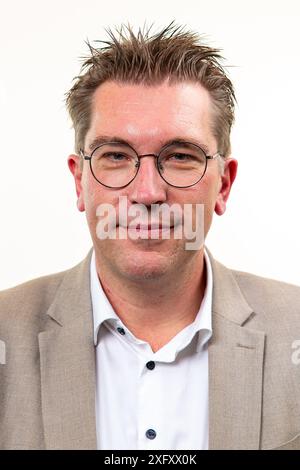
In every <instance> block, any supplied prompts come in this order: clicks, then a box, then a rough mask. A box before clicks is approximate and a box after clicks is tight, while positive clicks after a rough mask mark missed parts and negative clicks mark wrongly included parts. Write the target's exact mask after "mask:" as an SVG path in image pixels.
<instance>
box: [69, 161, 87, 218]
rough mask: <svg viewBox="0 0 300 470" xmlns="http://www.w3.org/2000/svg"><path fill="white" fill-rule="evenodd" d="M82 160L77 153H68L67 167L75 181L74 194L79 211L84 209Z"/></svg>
mask: <svg viewBox="0 0 300 470" xmlns="http://www.w3.org/2000/svg"><path fill="white" fill-rule="evenodd" d="M81 164H82V161H81V160H80V157H79V156H78V155H74V154H72V155H69V157H68V166H69V169H70V171H71V173H72V175H73V177H74V181H75V188H76V194H77V207H78V210H79V211H80V212H83V211H84V210H85V206H84V197H83V196H84V195H83V189H82V184H81V180H82V168H81Z"/></svg>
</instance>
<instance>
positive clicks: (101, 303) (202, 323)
mask: <svg viewBox="0 0 300 470" xmlns="http://www.w3.org/2000/svg"><path fill="white" fill-rule="evenodd" d="M204 260H205V265H206V287H205V292H204V296H203V299H202V302H201V306H200V309H199V311H198V313H197V316H196V318H195V320H194V322H193V323H191V324H190V325H188V326H187V327H186V328H184V330H182V331H181V332H180V333H179V334H180V335H182V338H181V342H180V348H178V349H177V351H176V354H177V353H178V352H179V350H182V349H183V348H184V347H185V346H186V345H187V344H188V343H189V342H190V341H191V340H192V338H193V337H194V335H195V334H196V333H197V332H199V335H198V342H197V351H198V350H199V349H201V348H202V347H203V346H204V345H205V343H206V342H207V341H208V340H209V338H210V337H211V335H212V320H211V316H212V291H213V275H212V268H211V263H210V259H209V256H208V254H207V252H206V250H205V249H204ZM90 289H91V301H92V310H93V322H94V344H95V346H96V345H97V343H98V332H99V329H100V327H101V325H102V324H103V323H104V322H105V321H106V320H110V321H111V322H115V323H118V324H120V325H121V326H123V325H122V322H121V320H120V318H119V317H118V315H117V314H116V312H115V311H114V309H113V307H112V305H111V303H110V302H109V300H108V298H107V297H106V294H105V292H104V290H103V288H102V285H101V282H100V281H99V278H98V274H97V270H96V257H95V251H94V250H93V253H92V257H91V263H90Z"/></svg>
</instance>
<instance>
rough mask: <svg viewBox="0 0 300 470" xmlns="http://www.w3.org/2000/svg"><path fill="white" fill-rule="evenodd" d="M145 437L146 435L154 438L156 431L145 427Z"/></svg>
mask: <svg viewBox="0 0 300 470" xmlns="http://www.w3.org/2000/svg"><path fill="white" fill-rule="evenodd" d="M146 437H148V439H155V438H156V432H155V431H154V429H147V431H146Z"/></svg>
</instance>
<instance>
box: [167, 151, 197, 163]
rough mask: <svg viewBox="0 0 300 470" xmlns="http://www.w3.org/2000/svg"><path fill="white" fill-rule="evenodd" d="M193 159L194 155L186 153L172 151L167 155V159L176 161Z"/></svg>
mask: <svg viewBox="0 0 300 470" xmlns="http://www.w3.org/2000/svg"><path fill="white" fill-rule="evenodd" d="M193 159H194V157H193V156H192V155H190V154H188V153H172V154H171V155H169V156H168V160H174V161H177V162H184V161H189V160H193Z"/></svg>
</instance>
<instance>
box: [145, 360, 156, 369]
mask: <svg viewBox="0 0 300 470" xmlns="http://www.w3.org/2000/svg"><path fill="white" fill-rule="evenodd" d="M146 367H147V368H148V369H149V370H153V369H154V367H155V362H154V361H149V362H147V364H146Z"/></svg>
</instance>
